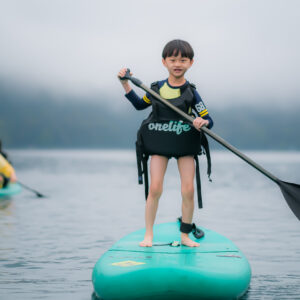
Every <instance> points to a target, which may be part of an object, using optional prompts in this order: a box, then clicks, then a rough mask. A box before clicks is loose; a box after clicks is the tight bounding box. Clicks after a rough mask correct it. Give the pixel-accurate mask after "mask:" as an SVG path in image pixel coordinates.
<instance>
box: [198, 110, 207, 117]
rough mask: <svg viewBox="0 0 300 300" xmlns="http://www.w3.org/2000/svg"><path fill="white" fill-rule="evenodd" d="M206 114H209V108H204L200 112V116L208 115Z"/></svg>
mask: <svg viewBox="0 0 300 300" xmlns="http://www.w3.org/2000/svg"><path fill="white" fill-rule="evenodd" d="M206 115H208V111H207V109H205V110H202V111H201V112H200V117H201V118H202V117H204V116H206Z"/></svg>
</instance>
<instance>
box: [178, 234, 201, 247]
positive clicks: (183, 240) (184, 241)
mask: <svg viewBox="0 0 300 300" xmlns="http://www.w3.org/2000/svg"><path fill="white" fill-rule="evenodd" d="M181 244H182V245H185V246H187V247H199V246H200V244H199V243H196V242H194V241H192V240H191V239H190V238H189V236H188V234H186V233H182V234H181Z"/></svg>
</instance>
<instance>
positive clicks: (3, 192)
mask: <svg viewBox="0 0 300 300" xmlns="http://www.w3.org/2000/svg"><path fill="white" fill-rule="evenodd" d="M21 189H22V188H21V186H20V185H19V184H18V183H10V184H8V185H7V186H6V187H5V188H2V189H0V199H3V198H4V199H5V198H9V197H11V196H13V195H15V194H18V193H20V192H21Z"/></svg>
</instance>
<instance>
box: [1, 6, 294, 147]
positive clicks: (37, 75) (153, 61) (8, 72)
mask: <svg viewBox="0 0 300 300" xmlns="http://www.w3.org/2000/svg"><path fill="white" fill-rule="evenodd" d="M299 9H300V3H299V1H296V0H288V1H286V0H285V1H284V0H251V1H250V0H249V1H247V0H240V1H236V0H225V1H223V0H209V1H208V0H205V1H204V0H202V1H201V0H200V1H191V0H187V1H184V2H182V1H178V0H173V1H170V0H165V1H156V0H154V1H148V0H144V1H141V0H140V1H136V0H132V1H131V0H128V1H117V0H111V1H109V2H108V1H96V0H88V1H79V0H43V1H39V0H27V1H17V0H9V1H8V0H7V1H4V0H0V42H1V47H0V139H2V140H3V144H4V147H9V148H120V147H121V148H134V141H135V137H136V131H137V129H138V127H139V125H140V123H141V121H142V120H143V119H144V118H145V117H146V116H147V115H148V114H149V113H150V109H147V110H145V111H142V112H141V111H135V109H134V108H133V107H132V106H131V104H130V103H129V102H128V101H127V100H126V99H125V97H124V91H123V90H122V87H121V85H120V83H119V82H118V79H117V73H118V71H119V69H120V68H121V67H125V66H126V67H130V69H131V70H132V72H133V73H134V76H136V77H137V78H139V79H141V80H142V81H143V82H144V83H145V84H147V85H150V83H151V82H153V81H156V80H161V79H165V78H166V77H167V76H168V74H167V71H166V70H165V69H164V67H163V66H162V63H161V52H162V49H163V47H164V45H165V44H166V43H167V42H168V41H170V40H172V39H174V38H180V39H184V40H187V41H189V42H190V43H191V45H192V46H193V48H194V51H195V63H194V65H193V67H192V68H191V69H190V70H189V71H188V73H187V74H186V78H187V79H188V80H189V81H190V82H193V83H195V84H196V86H197V90H198V92H199V94H200V95H201V97H202V98H203V100H204V102H205V104H206V106H207V107H208V110H209V112H210V115H211V116H212V118H213V119H214V122H215V126H214V128H213V131H215V132H216V133H217V134H219V135H221V136H222V137H223V138H225V139H226V140H228V141H229V142H230V143H231V144H233V145H235V146H236V147H238V148H242V149H280V150H299V149H300V138H299V137H300V134H299V128H300V120H299V113H300V104H299V100H298V99H299V95H300V85H299V78H300V76H299V75H300V65H299V53H300V35H299V28H300V26H299V25H300V18H299ZM135 90H136V91H137V92H138V94H139V95H140V96H142V95H143V91H141V90H138V89H137V88H135ZM211 144H212V147H218V146H217V145H216V143H214V142H212V143H211Z"/></svg>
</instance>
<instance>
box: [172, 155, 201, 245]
mask: <svg viewBox="0 0 300 300" xmlns="http://www.w3.org/2000/svg"><path fill="white" fill-rule="evenodd" d="M177 164H178V170H179V173H180V179H181V195H182V222H184V223H187V224H191V223H192V220H193V213H194V176H195V163H194V158H193V157H192V156H184V157H180V158H179V159H178V161H177ZM181 243H182V244H183V245H186V246H189V247H199V246H200V244H199V243H196V242H194V241H192V240H191V239H190V238H189V235H188V233H183V232H182V233H181Z"/></svg>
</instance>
